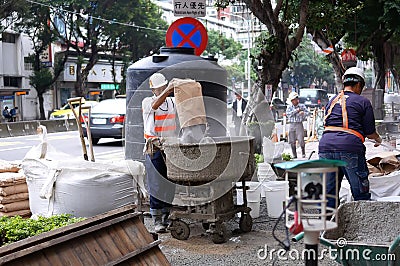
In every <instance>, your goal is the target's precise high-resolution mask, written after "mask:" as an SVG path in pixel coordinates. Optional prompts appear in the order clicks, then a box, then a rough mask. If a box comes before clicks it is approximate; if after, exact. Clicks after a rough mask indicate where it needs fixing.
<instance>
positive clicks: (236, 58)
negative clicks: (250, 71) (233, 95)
mask: <svg viewBox="0 0 400 266" xmlns="http://www.w3.org/2000/svg"><path fill="white" fill-rule="evenodd" d="M203 55H204V56H207V55H210V56H217V57H218V59H221V60H223V61H229V63H228V64H227V65H226V66H225V69H226V70H227V72H228V84H229V85H228V87H230V83H229V82H232V83H231V84H232V89H235V83H237V82H242V81H244V80H245V79H246V77H245V71H244V64H245V63H246V62H247V51H245V50H243V47H242V44H241V43H239V42H236V41H235V40H234V39H233V38H227V37H225V35H223V34H222V33H220V32H218V31H215V30H210V31H208V44H207V47H206V50H205V51H204V52H203Z"/></svg>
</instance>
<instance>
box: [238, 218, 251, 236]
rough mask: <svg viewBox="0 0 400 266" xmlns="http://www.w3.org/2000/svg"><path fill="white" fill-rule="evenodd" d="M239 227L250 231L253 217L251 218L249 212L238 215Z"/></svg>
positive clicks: (244, 230)
mask: <svg viewBox="0 0 400 266" xmlns="http://www.w3.org/2000/svg"><path fill="white" fill-rule="evenodd" d="M239 228H240V230H242V231H243V232H245V233H247V232H250V231H251V229H252V228H253V218H251V216H250V214H248V213H243V214H242V215H241V217H240V221H239Z"/></svg>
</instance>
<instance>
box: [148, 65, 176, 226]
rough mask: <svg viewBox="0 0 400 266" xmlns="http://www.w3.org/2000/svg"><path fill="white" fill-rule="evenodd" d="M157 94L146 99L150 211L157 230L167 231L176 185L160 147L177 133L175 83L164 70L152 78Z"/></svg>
mask: <svg viewBox="0 0 400 266" xmlns="http://www.w3.org/2000/svg"><path fill="white" fill-rule="evenodd" d="M149 85H150V89H151V90H152V92H153V94H154V95H153V96H151V97H147V98H145V99H143V101H142V110H143V126H144V138H145V139H146V145H145V151H144V152H145V156H146V161H145V167H146V175H147V186H148V191H149V194H150V213H151V215H152V218H153V221H154V226H155V232H156V233H163V232H165V231H166V228H167V226H168V216H169V211H170V207H171V203H172V201H173V199H174V194H175V186H174V185H173V184H172V183H171V182H170V181H169V180H168V179H167V167H166V164H165V161H164V158H165V154H164V152H163V151H162V150H161V149H160V148H161V146H162V142H163V137H171V136H176V124H175V115H176V107H175V99H174V98H173V97H169V95H170V94H171V93H172V92H173V86H170V87H167V85H168V81H167V80H166V78H165V77H164V75H162V74H160V73H155V74H153V75H152V76H151V77H150V79H149Z"/></svg>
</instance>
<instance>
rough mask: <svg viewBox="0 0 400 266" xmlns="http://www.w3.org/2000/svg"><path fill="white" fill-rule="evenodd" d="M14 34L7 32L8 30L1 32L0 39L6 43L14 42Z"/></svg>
mask: <svg viewBox="0 0 400 266" xmlns="http://www.w3.org/2000/svg"><path fill="white" fill-rule="evenodd" d="M15 36H16V35H15V34H12V33H8V32H3V33H2V36H1V41H2V42H7V43H15V39H16V38H15Z"/></svg>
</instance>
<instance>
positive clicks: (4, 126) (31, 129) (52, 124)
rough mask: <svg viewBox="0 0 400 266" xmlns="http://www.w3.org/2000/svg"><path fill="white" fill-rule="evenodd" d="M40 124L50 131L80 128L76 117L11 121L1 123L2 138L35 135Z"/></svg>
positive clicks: (0, 132) (0, 133)
mask: <svg viewBox="0 0 400 266" xmlns="http://www.w3.org/2000/svg"><path fill="white" fill-rule="evenodd" d="M39 125H43V126H45V127H46V128H47V132H48V133H56V132H64V131H75V130H78V125H77V124H76V121H75V119H68V120H67V119H63V120H33V121H21V122H9V123H1V124H0V138H8V137H16V136H27V135H35V134H36V129H37V127H38V126H39Z"/></svg>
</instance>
